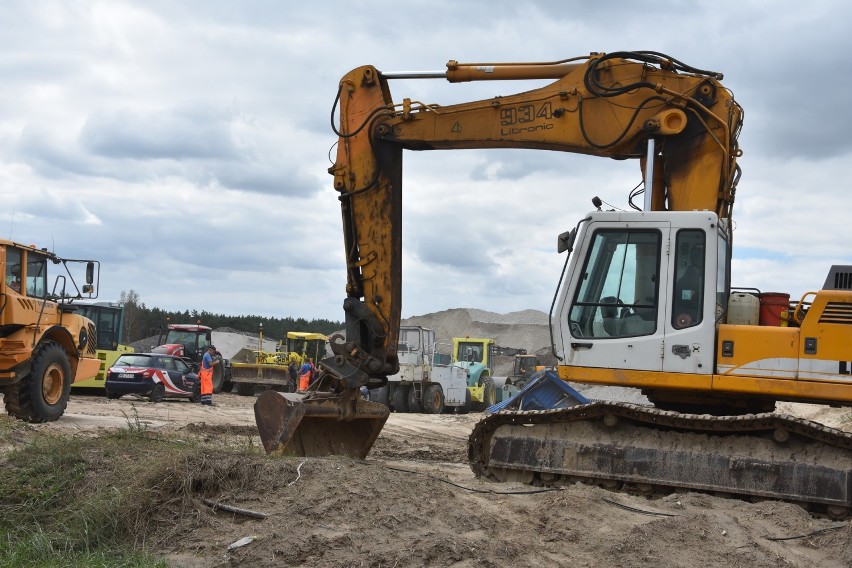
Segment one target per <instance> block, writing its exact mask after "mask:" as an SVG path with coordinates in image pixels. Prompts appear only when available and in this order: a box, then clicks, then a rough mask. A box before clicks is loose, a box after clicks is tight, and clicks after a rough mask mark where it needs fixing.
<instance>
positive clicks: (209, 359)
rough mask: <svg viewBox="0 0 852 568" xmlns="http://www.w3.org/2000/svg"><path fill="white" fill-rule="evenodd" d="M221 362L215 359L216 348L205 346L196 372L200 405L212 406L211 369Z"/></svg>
mask: <svg viewBox="0 0 852 568" xmlns="http://www.w3.org/2000/svg"><path fill="white" fill-rule="evenodd" d="M221 362H222V360H221V359H219V358H218V357H216V348H215V347H214V346H212V345H208V346H207V353H205V354H204V357H202V358H201V368H200V369H199V370H198V379H199V381H201V404H203V405H205V406H213V367H215V366H216V365H218V364H219V363H221Z"/></svg>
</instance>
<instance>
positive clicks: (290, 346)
mask: <svg viewBox="0 0 852 568" xmlns="http://www.w3.org/2000/svg"><path fill="white" fill-rule="evenodd" d="M327 344H328V338H327V337H326V336H325V335H323V334H321V333H313V332H305V331H290V332H287V339H286V344H285V342H284V341H282V342H281V343H280V344H279V345H278V347H277V348H276V350H275V351H273V352H270V351H264V350H263V348H262V347H263V328H261V330H260V341H259V346H260V347H261V348H260V349H259V350H254V351H251V350H248V349H243V350H242V351H240V353H238V354H237V355H235V356H234V358H233V359H232V360H231V382H232V383H233V384H234V385H236V387H237V394H239V395H242V396H253V395H254V393H255V391H256V390H257V389H258V388H263V389H274V390H280V391H285V392H296V389H297V387H298V385H297V384H295V383H294V382H293V381H292V380H291V377H290V374H289V371H288V367H289V365H290V363H291V362H293V363H295V364H296V365H297V366H298V367H301V366H302V364H303V363H304V362H305V361H306V360H311V361H314V362H317V361H319V360H320V359H322V358H324V357H325V356H326V345H327Z"/></svg>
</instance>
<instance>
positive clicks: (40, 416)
mask: <svg viewBox="0 0 852 568" xmlns="http://www.w3.org/2000/svg"><path fill="white" fill-rule="evenodd" d="M70 396H71V364H70V363H69V362H68V354H67V353H65V350H64V349H63V348H62V347H61V346H60V345H59V344H58V343H55V342H53V341H45V342H44V343H43V344H42V345H41V346H40V347H38V348H37V349H36V351H35V352H34V353H33V358H32V367H31V369H30V374H29V375H27V376H26V377H24V378H23V379H21V381H20V382H18V383H16V384H14V385H12V386H11V387H8V388H7V389H6V391H5V396H4V397H3V399H4V401H5V403H6V412H8V413H9V414H10V415H12V416H14V417H15V418H17V419H19V420H24V421H26V422H37V423H41V422H53V421H54V420H59V417H60V416H62V415H63V414H64V413H65V408H66V407H67V406H68V399H69V398H70Z"/></svg>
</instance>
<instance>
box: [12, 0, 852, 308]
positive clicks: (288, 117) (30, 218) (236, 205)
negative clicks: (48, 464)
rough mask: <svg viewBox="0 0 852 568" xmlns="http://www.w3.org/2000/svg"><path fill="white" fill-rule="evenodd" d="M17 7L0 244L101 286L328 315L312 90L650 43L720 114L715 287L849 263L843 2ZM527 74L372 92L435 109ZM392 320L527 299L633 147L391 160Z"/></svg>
mask: <svg viewBox="0 0 852 568" xmlns="http://www.w3.org/2000/svg"><path fill="white" fill-rule="evenodd" d="M724 4H725V3H722V4H720V3H719V2H701V1H686V0H684V1H678V0H669V1H656V2H651V1H632V2H573V1H569V0H553V1H548V0H540V1H533V2H514V1H513V2H509V1H505V0H483V1H478V0H475V1H460V0H455V1H451V0H429V1H421V0H416V1H410V2H390V1H382V2H372V1H369V0H365V1H362V2H342V1H339V0H336V1H329V2H322V1H320V2H309V3H304V4H303V3H301V2H299V3H295V2H288V3H285V2H280V1H274V0H266V1H264V0H255V1H245V2H235V1H233V0H222V1H214V0H204V1H202V0H198V1H184V2H172V1H165V0H163V1H156V0H147V1H144V2H143V1H137V2H132V1H73V0H63V1H55V2H51V1H38V0H21V1H7V2H4V3H3V10H2V11H0V25H1V26H2V33H0V73H2V75H0V76H2V79H3V83H2V89H0V196H2V197H1V198H2V201H3V203H4V205H5V206H4V207H3V208H2V210H0V235H2V236H3V237H4V238H9V237H11V238H12V239H13V240H16V241H18V242H25V243H36V244H39V246H47V247H49V248H52V249H53V250H55V251H56V252H57V253H58V254H59V255H61V256H66V257H72V258H96V259H98V260H100V261H101V263H102V268H101V282H100V283H101V289H100V299H102V300H117V299H118V298H119V295H120V293H121V291H122V290H130V289H133V290H135V291H136V292H138V293H139V295H140V297H141V300H142V301H143V302H145V303H146V304H147V305H148V306H149V307H152V306H157V307H161V308H165V309H198V310H208V311H211V312H214V313H225V314H234V315H240V314H258V315H268V316H278V317H283V316H294V317H305V318H308V319H311V318H328V319H335V320H342V319H343V310H342V307H341V306H342V301H343V298H344V296H345V292H344V285H345V272H344V263H343V241H342V233H341V221H340V209H339V204H338V201H337V198H336V193H335V192H334V190H333V189H332V178H331V176H330V175H328V173H327V169H328V167H329V166H330V165H331V161H330V156H333V151H332V146H333V144H334V143H335V141H336V138H335V136H334V134H333V132H332V130H331V127H330V123H329V120H330V113H331V107H332V103H333V100H334V96H335V93H336V89H337V84H338V81H339V79H340V77H342V76H343V75H344V74H345V73H346V72H348V71H349V70H350V69H352V68H354V67H358V66H360V65H364V64H372V65H375V66H376V67H377V68H379V69H380V70H382V71H385V72H390V71H410V70H442V69H444V68H445V65H446V62H447V61H448V60H450V59H455V60H458V61H462V62H464V61H549V60H556V59H563V58H567V57H572V56H578V55H585V54H588V53H589V52H591V51H604V52H611V51H622V50H654V51H660V52H664V53H667V54H669V55H671V56H673V57H675V58H677V59H679V60H681V61H684V62H686V63H688V64H690V65H692V66H695V67H698V68H702V69H712V70H715V71H721V72H723V73H724V74H725V80H724V84H725V85H726V86H727V87H728V88H730V89H731V90H732V91H733V92H734V95H735V96H736V98H737V100H738V101H739V102H740V104H742V106H743V107H744V109H745V126H744V129H743V134H742V135H741V137H740V142H741V146H742V148H743V151H744V155H743V157H742V158H741V160H740V164H741V166H742V168H743V172H744V173H743V179H742V181H741V182H740V185H739V192H738V194H737V202H736V206H735V210H734V219H735V223H736V231H735V245H736V247H737V248H736V250H735V254H734V274H733V284H734V285H736V286H748V287H756V288H760V289H761V290H764V291H777V292H789V293H791V294H792V295H793V296H794V297H797V296H799V295H801V294H802V293H803V292H806V291H808V290H813V289H817V288H819V287H820V286H821V285H822V283H823V280H824V278H825V274H826V273H827V271H828V268H829V266H830V265H831V264H852V247H850V245H849V243H850V242H852V221H850V212H852V192H850V191H849V186H850V163H852V161H850V153H852V136H850V133H852V110H850V103H849V100H850V94H849V91H848V90H847V89H846V85H847V84H848V83H849V84H852V58H850V56H849V53H848V52H847V51H846V50H845V47H848V46H849V45H850V44H852V39H850V35H849V33H848V27H849V24H850V22H852V4H850V3H848V2H844V1H840V0H838V1H835V2H820V1H813V2H807V3H803V2H780V3H779V2H772V1H769V0H766V1H750V0H743V1H740V2H736V3H733V2H732V3H730V7H729V8H727V9H726V8H724ZM534 86H536V85H530V84H523V83H516V82H515V83H513V82H494V83H468V84H460V85H451V84H449V83H447V82H446V81H442V80H407V81H394V82H393V83H392V84H391V91H392V93H393V95H394V98H395V100H398V101H399V100H401V99H402V98H404V97H410V98H412V99H415V100H421V101H424V102H431V103H440V104H450V103H455V102H462V101H470V100H477V99H482V98H490V97H492V96H496V95H508V94H512V93H516V92H520V91H524V90H528V89H529V88H533V87H534ZM404 179H405V190H404V203H405V212H404V215H403V222H404V227H405V229H404V237H403V249H404V285H403V293H404V299H403V316H404V317H407V316H413V315H421V314H426V313H431V312H435V311H440V310H444V309H447V308H453V307H472V308H479V309H484V310H489V311H493V312H498V313H507V312H511V311H516V310H523V309H528V308H534V309H539V310H543V311H548V310H549V307H550V303H551V300H552V295H553V291H554V289H555V287H556V285H557V282H558V278H559V272H560V270H561V266H562V262H563V257H561V256H559V255H557V254H556V250H555V249H556V235H557V234H558V233H560V232H562V231H564V230H567V229H568V228H570V227H573V226H574V225H575V224H576V223H577V221H578V220H579V219H580V218H581V217H582V216H583V215H584V214H585V213H586V212H587V211H588V210H590V209H591V202H590V200H591V198H592V197H593V196H595V195H598V196H600V197H601V198H602V199H603V200H604V201H605V202H607V203H610V204H612V205H614V206H617V207H625V208H626V205H627V203H626V200H627V194H628V192H629V190H630V189H631V188H633V187H634V186H635V185H636V184H637V183H638V182H639V181H640V173H639V166H638V164H637V163H635V162H614V161H612V160H608V159H604V158H594V157H587V156H577V155H568V154H562V153H551V152H541V151H538V152H535V151H521V150H492V151H475V150H465V151H456V152H420V153H414V152H409V153H407V154H406V156H405V178H404Z"/></svg>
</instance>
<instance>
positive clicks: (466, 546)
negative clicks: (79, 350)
mask: <svg viewBox="0 0 852 568" xmlns="http://www.w3.org/2000/svg"><path fill="white" fill-rule="evenodd" d="M253 402H254V398H250V397H240V396H236V395H217V396H216V403H217V406H216V407H213V408H205V407H202V406H200V405H194V404H190V403H188V402H186V401H167V402H164V403H160V404H152V403H149V402H147V401H145V400H142V399H133V398H131V397H125V398H122V399H121V400H118V401H108V400H106V399H105V398H101V397H91V396H80V395H76V394H75V395H73V396H72V400H71V403H70V404H69V407H68V411H67V413H66V415H65V416H64V417H63V418H62V419H61V420H59V421H58V422H56V423H52V424H43V425H37V426H35V427H34V428H35V429H36V430H61V431H65V432H76V433H79V434H80V435H84V436H97V435H98V434H99V433H102V432H104V431H108V430H111V429H117V428H126V427H134V428H139V427H142V428H145V429H149V430H152V431H163V432H178V433H187V435H189V434H192V433H199V432H200V433H206V435H207V436H217V437H222V438H230V439H232V440H237V441H239V440H243V441H248V443H249V444H250V445H254V446H259V445H260V443H259V439H258V438H257V436H256V430H255V424H254V417H253V413H252V404H253ZM788 410H795V411H796V412H797V413H799V414H804V415H807V414H811V417H812V418H821V419H822V420H823V421H824V422H827V423H829V424H831V425H834V426H838V425H843V424H847V425H848V423H847V422H846V417H848V411H847V412H846V413H841V412H835V411H825V410H824V409H820V408H819V407H814V408H810V407H803V406H797V407H789V408H788ZM479 418H480V416H479V415H476V414H471V415H467V416H457V415H438V416H431V415H416V414H392V415H391V417H390V419H389V421H388V423H387V425H386V427H385V429H384V430H383V431H382V434H381V436H380V437H379V439H378V441H377V443H376V445H375V446H374V449H373V451H372V452H371V454H370V456H369V458H368V459H367V460H365V461H355V460H348V459H317V458H312V459H303V458H290V459H268V458H266V457H265V456H263V455H261V454H260V452H255V453H253V454H249V457H247V458H244V460H243V461H244V462H245V463H242V464H230V465H227V466H225V465H221V464H211V465H210V467H213V468H222V469H223V471H224V470H227V471H236V468H238V467H241V468H243V470H246V468H250V471H251V475H250V476H249V477H246V478H245V480H244V481H242V482H241V484H240V485H239V486H237V487H236V488H234V489H231V490H229V491H227V492H226V493H221V494H217V495H215V499H216V500H217V501H221V502H225V503H227V504H231V505H234V506H237V507H242V508H247V509H250V510H254V511H258V512H263V513H265V514H268V515H269V516H268V517H267V518H265V519H262V520H259V519H253V518H250V517H246V516H243V515H239V514H232V513H225V512H222V511H216V512H214V511H213V510H212V509H211V508H210V507H208V506H206V505H204V504H203V503H202V500H201V498H200V496H199V499H198V500H197V501H195V500H194V501H193V505H194V508H193V510H192V511H185V510H181V511H164V512H163V516H164V518H171V517H170V516H171V515H180V516H181V518H182V519H184V522H185V523H186V524H185V526H184V527H183V528H182V529H181V532H180V534H181V535H182V538H177V539H176V538H175V534H176V532H175V531H176V530H177V529H175V528H173V526H172V525H173V524H174V523H171V522H169V523H166V524H165V525H164V526H163V529H164V530H163V536H162V537H160V538H158V537H154V538H153V539H152V541H151V542H149V545H150V546H152V547H153V548H154V549H155V550H160V551H161V552H162V553H163V554H164V555H165V556H166V558H167V559H168V561H169V562H170V563H172V564H173V565H175V566H190V567H192V566H230V565H235V564H240V565H243V564H244V565H247V566H295V565H309V566H387V567H392V566H423V565H429V566H458V567H465V566H536V567H539V566H542V565H555V566H572V567H581V566H593V567H597V566H601V567H603V566H607V567H610V566H624V567H635V566H649V567H650V566H654V567H661V566H667V567H668V566H683V567H689V568H692V567H694V566H719V567H721V566H724V567H729V566H733V565H736V566H741V567H751V566H758V567H763V566H765V567H776V566H801V567H806V568H821V567H834V566H852V528H850V522H849V521H845V522H836V521H830V520H828V519H822V518H814V517H812V516H811V515H809V514H808V513H807V512H806V511H804V510H803V509H801V508H800V507H798V506H796V505H792V504H787V503H781V502H775V501H764V502H759V503H749V502H744V501H740V500H737V499H725V498H721V497H715V496H710V495H704V494H698V493H676V494H670V495H667V496H663V497H657V498H647V497H640V496H634V495H629V494H624V493H613V492H609V491H606V490H603V489H600V488H598V487H591V486H585V485H572V486H569V487H566V488H563V489H560V490H542V489H540V488H535V487H529V486H524V485H518V484H497V483H490V482H485V481H481V480H478V479H476V478H475V477H474V476H473V474H472V473H471V471H470V469H469V468H468V466H467V464H466V443H467V437H468V434H469V433H470V431H471V429H472V427H473V424H474V423H475V422H476V421H477V420H478V419H479ZM7 443H13V444H14V443H15V442H14V441H12V442H8V441H7ZM228 468H231V469H228ZM187 519H188V520H187ZM164 522H165V521H164ZM166 529H168V530H166ZM247 536H252V537H254V540H253V541H252V542H251V543H250V544H248V545H246V546H242V547H239V548H234V549H233V550H230V551H229V550H227V548H228V545H229V544H231V543H233V542H235V541H237V540H238V539H240V538H243V537H247Z"/></svg>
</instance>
